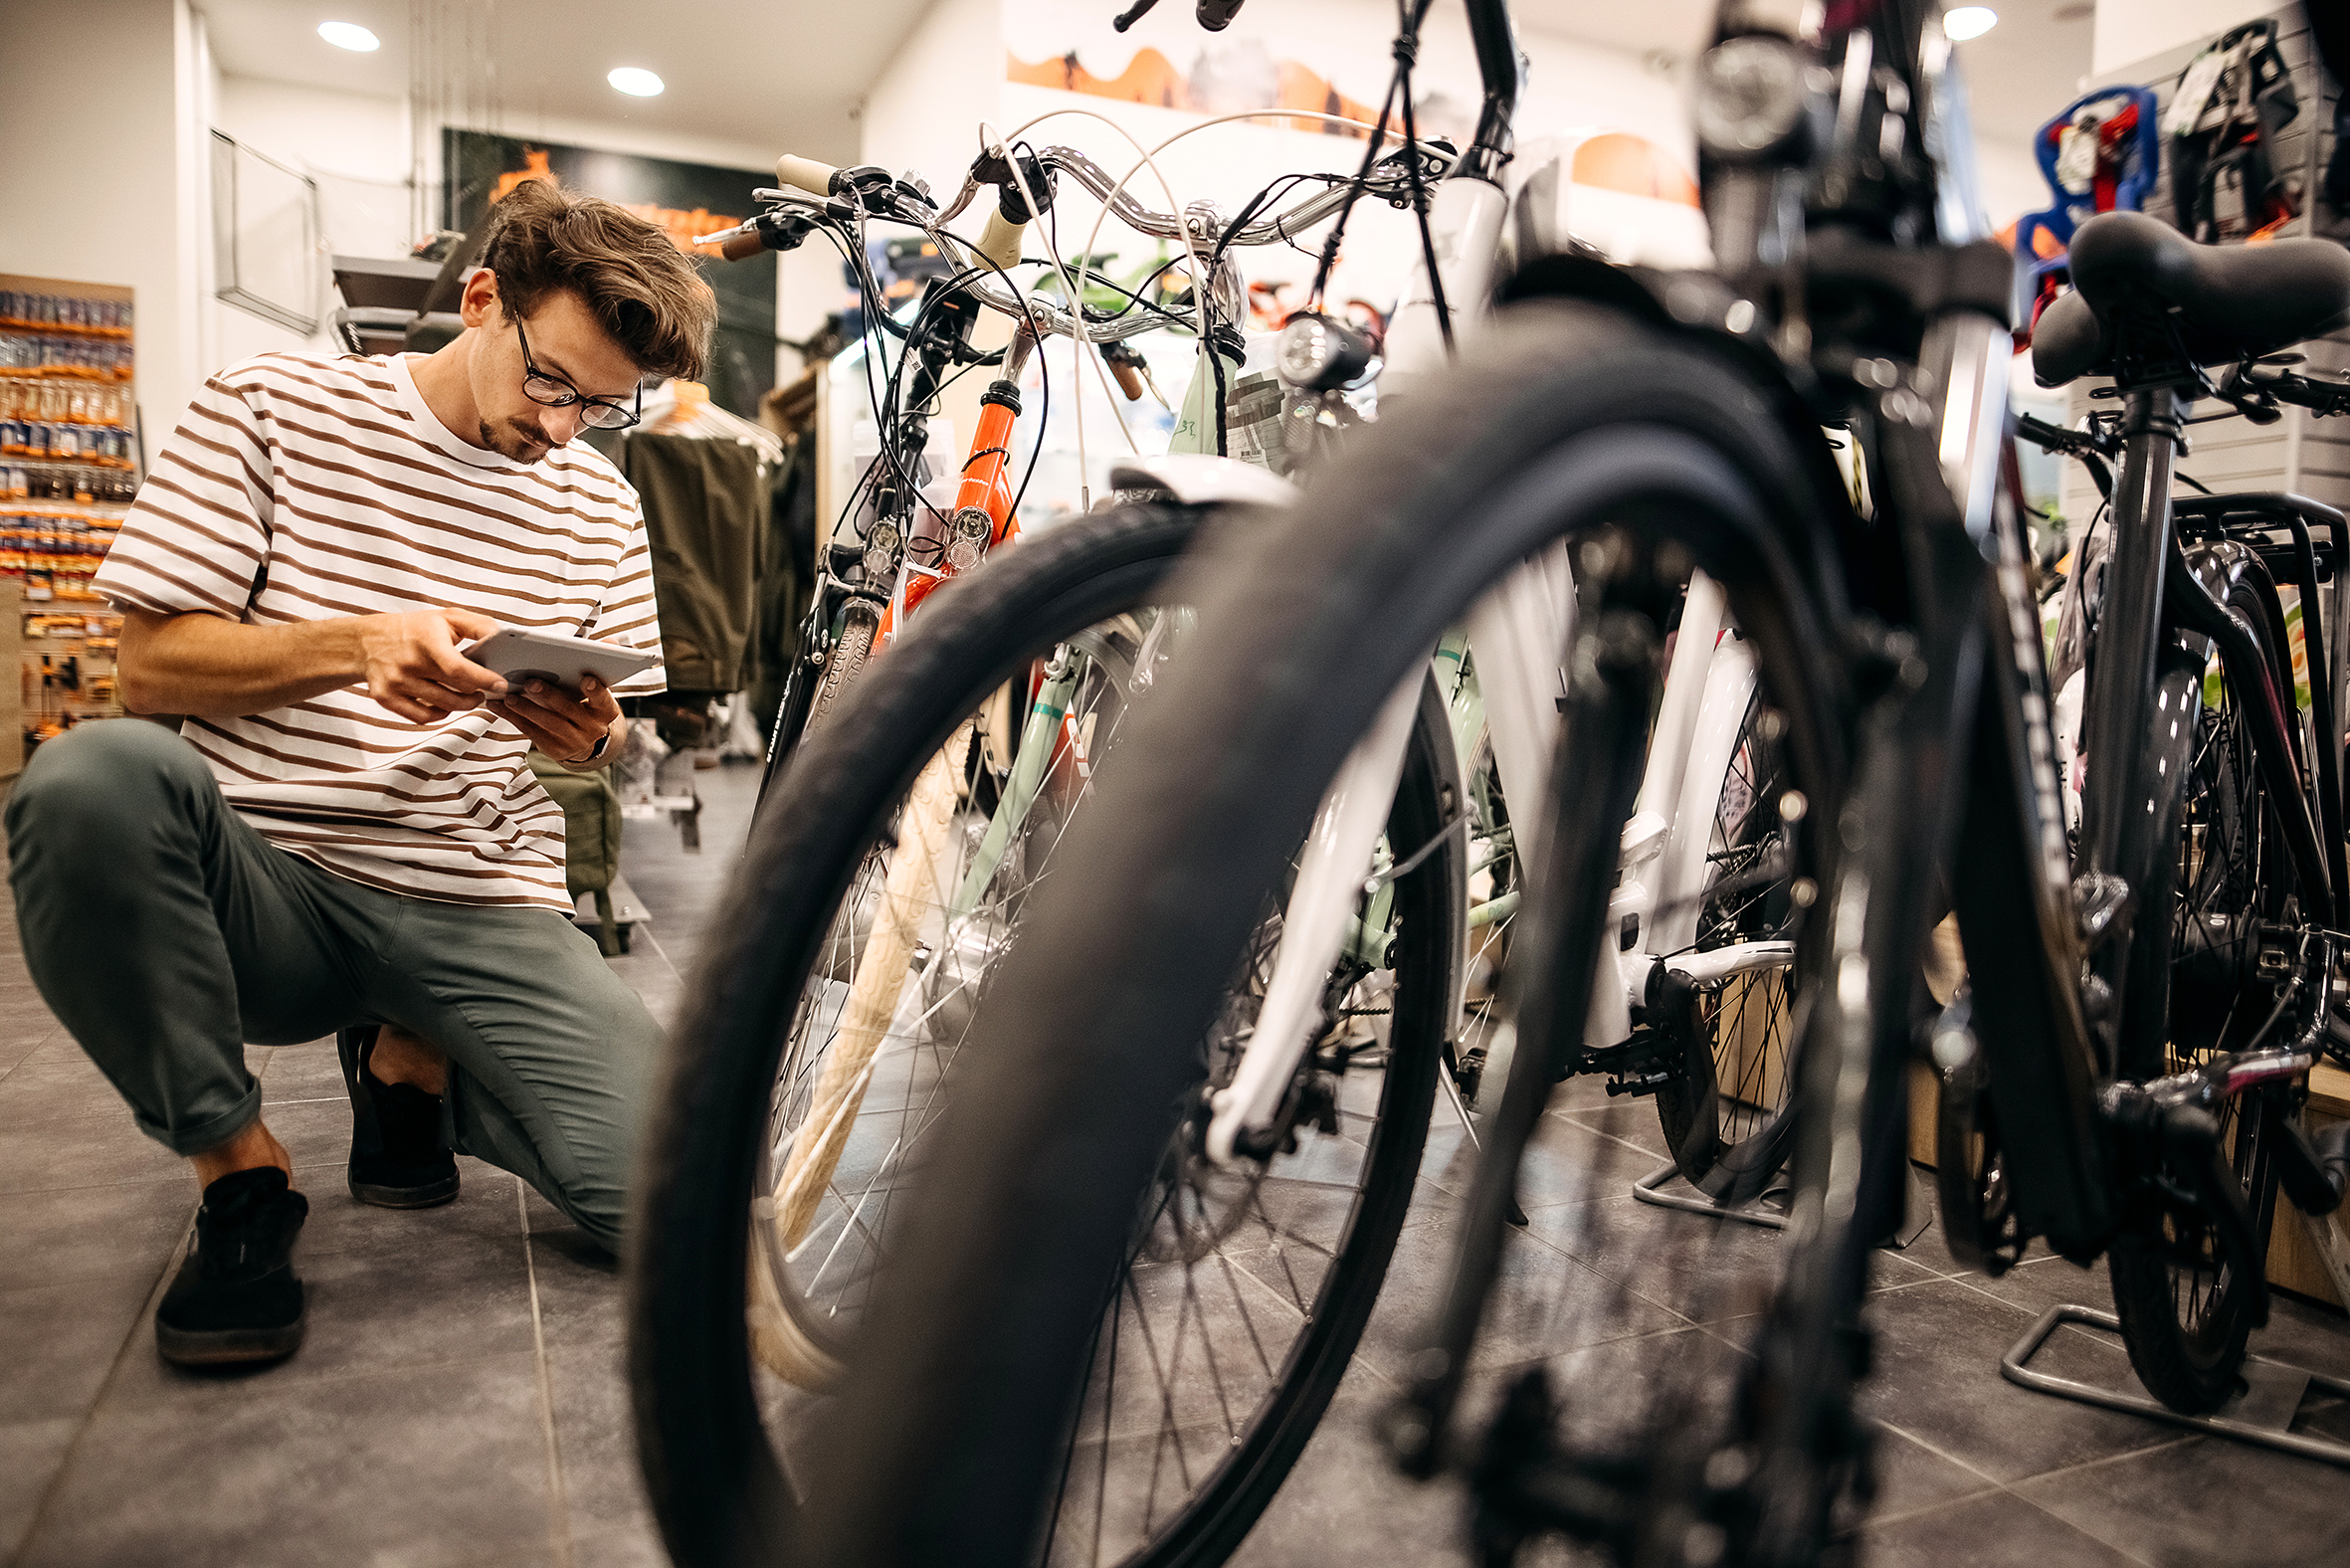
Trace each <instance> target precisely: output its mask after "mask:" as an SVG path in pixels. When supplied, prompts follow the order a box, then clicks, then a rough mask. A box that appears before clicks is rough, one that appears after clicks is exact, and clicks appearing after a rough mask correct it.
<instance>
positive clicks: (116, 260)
mask: <svg viewBox="0 0 2350 1568" xmlns="http://www.w3.org/2000/svg"><path fill="white" fill-rule="evenodd" d="M194 47H195V45H194V23H193V19H192V18H191V16H190V15H189V12H188V8H187V6H186V4H185V0H74V3H72V4H57V5H34V4H12V5H10V6H9V7H8V8H7V30H6V36H5V38H0V146H5V147H6V148H7V155H6V156H5V157H0V213H5V214H6V218H5V219H4V220H0V272H8V273H22V274H30V275H32V276H34V277H40V278H61V279H66V280H69V281H74V282H89V283H102V284H115V285H124V286H127V287H129V288H130V289H132V290H135V291H136V303H137V309H138V325H137V339H136V346H137V350H138V364H137V375H138V401H139V405H140V410H141V412H142V414H143V416H144V418H145V422H146V426H147V432H148V440H149V443H150V444H152V443H153V442H154V441H156V440H158V439H160V437H161V435H162V433H163V432H165V431H168V430H169V429H170V428H171V427H172V426H173V425H175V424H177V423H178V420H179V412H180V410H181V408H182V407H184V406H185V404H186V402H187V399H188V397H189V395H190V393H191V392H192V391H193V389H194V388H195V386H196V385H197V384H199V382H200V381H201V378H202V376H203V375H204V373H205V367H204V366H203V365H202V364H201V363H200V360H201V353H200V350H199V347H198V343H197V321H196V309H195V300H196V287H197V285H196V279H195V276H194V260H195V252H196V249H197V245H198V241H199V240H200V238H201V230H200V227H199V218H200V213H199V212H198V210H197V209H196V207H195V205H194V203H195V185H196V181H195V178H194V174H195V169H196V167H197V166H198V165H197V163H196V156H197V151H198V149H197V147H196V146H195V141H194V129H195V127H194V124H193V120H192V116H190V115H189V114H187V113H186V112H185V111H184V110H185V106H186V105H187V104H189V103H190V102H191V101H192V98H193V94H192V91H191V86H192V85H191V83H190V81H189V80H188V79H189V74H190V72H191V71H192V70H193V54H194ZM98 60H103V61H104V62H105V63H106V72H105V80H104V82H103V84H102V88H101V87H100V85H99V84H98V81H97V79H96V78H95V77H94V76H93V75H92V71H91V63H92V62H94V61H98Z"/></svg>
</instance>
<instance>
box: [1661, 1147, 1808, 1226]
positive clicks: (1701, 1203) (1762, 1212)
mask: <svg viewBox="0 0 2350 1568" xmlns="http://www.w3.org/2000/svg"><path fill="white" fill-rule="evenodd" d="M1679 1173H1680V1167H1679V1166H1677V1165H1675V1164H1673V1163H1672V1161H1670V1160H1666V1161H1665V1163H1664V1164H1662V1165H1660V1166H1658V1167H1657V1168H1656V1169H1655V1170H1653V1171H1651V1172H1649V1173H1648V1174H1647V1175H1646V1176H1643V1177H1642V1178H1641V1179H1640V1180H1638V1181H1636V1182H1634V1183H1633V1184H1632V1195H1633V1196H1634V1197H1635V1198H1637V1199H1639V1200H1640V1201H1641V1202H1642V1203H1653V1204H1655V1205H1656V1206H1657V1207H1658V1208H1660V1209H1679V1210H1682V1211H1684V1212H1685V1213H1689V1214H1710V1215H1712V1216H1713V1217H1714V1218H1715V1219H1717V1220H1742V1221H1744V1222H1745V1223H1746V1224H1748V1225H1760V1226H1766V1227H1768V1228H1769V1229H1771V1230H1774V1231H1784V1230H1785V1229H1787V1213H1786V1211H1785V1210H1784V1209H1782V1208H1778V1207H1774V1204H1773V1200H1778V1201H1780V1202H1784V1201H1785V1200H1786V1197H1787V1188H1786V1186H1785V1185H1784V1184H1781V1185H1779V1186H1774V1187H1766V1188H1765V1189H1763V1191H1762V1192H1761V1194H1760V1195H1758V1196H1757V1197H1755V1198H1753V1199H1751V1200H1749V1201H1748V1202H1745V1203H1742V1204H1739V1205H1737V1206H1736V1207H1734V1208H1733V1207H1724V1206H1723V1205H1721V1204H1718V1203H1715V1202H1714V1201H1713V1200H1712V1199H1711V1198H1707V1197H1704V1196H1702V1195H1699V1196H1696V1197H1691V1196H1688V1194H1685V1193H1677V1192H1665V1191H1664V1190H1663V1189H1664V1186H1665V1183H1666V1182H1668V1181H1671V1180H1672V1179H1673V1178H1674V1177H1675V1176H1677V1175H1678V1174H1679ZM1695 1190H1696V1189H1694V1188H1691V1189H1690V1191H1691V1192H1695Z"/></svg>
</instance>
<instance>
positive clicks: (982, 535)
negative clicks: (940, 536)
mask: <svg viewBox="0 0 2350 1568" xmlns="http://www.w3.org/2000/svg"><path fill="white" fill-rule="evenodd" d="M995 526H996V520H995V518H993V517H991V516H989V515H988V513H987V508H986V507H984V506H965V507H964V508H962V510H960V511H958V512H956V513H955V521H954V535H953V537H952V538H950V539H948V540H947V544H946V564H947V565H949V566H951V567H953V568H954V569H955V570H956V571H958V572H967V571H969V570H970V569H971V568H972V567H974V566H977V565H978V564H979V557H980V556H982V555H984V554H986V553H987V536H988V535H989V534H991V533H993V532H994V531H995Z"/></svg>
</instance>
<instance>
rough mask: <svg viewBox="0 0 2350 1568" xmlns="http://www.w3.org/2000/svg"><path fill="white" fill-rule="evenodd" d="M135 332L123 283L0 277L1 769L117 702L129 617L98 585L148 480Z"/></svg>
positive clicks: (5, 771)
mask: <svg viewBox="0 0 2350 1568" xmlns="http://www.w3.org/2000/svg"><path fill="white" fill-rule="evenodd" d="M134 332H135V324H134V315H133V306H132V295H131V291H130V290H128V289H124V288H119V287H115V286H111V285H105V284H90V283H78V282H73V281H70V280H65V279H54V278H26V277H17V276H13V275H8V274H0V584H5V585H6V593H5V600H6V604H5V609H4V613H0V643H5V644H10V645H13V660H14V663H15V664H16V666H17V669H18V673H19V680H18V683H17V689H16V691H15V692H13V693H11V694H10V701H11V706H12V707H13V709H14V711H13V712H9V713H5V714H0V726H4V728H5V736H4V738H0V778H5V777H8V776H12V775H13V774H14V773H15V771H16V770H17V769H18V768H20V767H21V766H22V765H23V757H24V754H25V753H26V752H27V751H28V750H30V749H31V748H32V747H34V746H37V745H39V744H40V742H41V741H43V740H45V739H47V738H49V737H51V736H53V735H56V734H59V733H61V732H63V731H64V730H66V729H68V728H71V727H72V726H73V725H75V724H78V723H81V722H83V721H84V720H86V719H93V718H109V717H113V716H116V715H118V714H119V713H120V712H121V711H122V707H121V703H120V701H119V699H118V698H117V696H116V692H115V679H114V652H115V648H116V645H117V643H118V641H119V639H120V636H121V630H122V618H121V616H120V615H119V614H117V613H116V612H114V611H113V610H111V609H110V608H108V607H107V606H106V604H105V603H104V602H103V601H101V600H100V599H99V598H98V596H97V594H96V593H94V592H93V591H92V589H91V586H90V584H91V579H92V577H93V576H94V575H95V574H96V573H97V571H98V564H99V562H101V561H102V560H104V558H105V553H106V549H107V547H108V546H109V545H111V543H112V542H113V537H114V532H115V530H116V529H117V528H118V527H119V526H120V525H121V521H122V516H123V513H124V512H125V511H126V510H127V508H128V506H129V503H130V499H131V496H132V495H133V494H134V493H135V492H136V490H137V488H138V482H139V479H140V477H141V475H140V470H141V464H142V457H143V454H142V450H141V443H140V440H139V433H138V414H137V407H138V405H137V400H136V395H135V394H136V380H135V375H134V369H135V353H134V349H133V341H134ZM10 654H11V650H10V649H9V648H4V647H0V660H4V659H6V658H8V657H9V656H10Z"/></svg>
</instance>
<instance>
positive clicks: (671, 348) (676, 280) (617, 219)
mask: <svg viewBox="0 0 2350 1568" xmlns="http://www.w3.org/2000/svg"><path fill="white" fill-rule="evenodd" d="M489 222H490V232H489V235H488V237H487V238H486V240H485V241H484V243H483V247H482V265H483V266H484V267H487V268H489V269H490V271H491V272H493V273H495V274H496V275H497V296H498V298H499V299H500V300H501V301H502V302H503V303H504V305H505V311H506V314H507V315H508V316H520V317H522V318H523V319H524V320H527V319H529V317H530V314H531V312H532V311H534V310H536V309H537V308H538V305H539V301H540V300H542V299H544V298H545V297H546V296H547V295H548V294H552V293H559V292H561V291H563V290H566V289H567V290H569V291H571V292H572V293H573V294H578V295H579V297H580V299H581V300H582V302H584V303H585V304H586V305H587V307H588V309H589V310H590V311H592V312H594V314H595V317H596V319H597V320H598V321H599V322H601V323H602V324H603V327H604V330H605V331H606V332H609V333H610V334H611V335H612V340H613V341H614V342H616V343H618V344H619V345H620V346H621V348H622V350H623V351H624V352H626V353H627V354H628V356H629V358H631V359H633V360H635V361H636V363H637V366H638V368H639V369H641V370H643V371H645V372H646V373H648V374H650V375H663V376H682V377H684V378H685V379H686V380H688V381H698V380H700V379H701V377H702V372H703V371H704V369H705V368H706V367H707V366H708V364H709V340H710V328H711V326H712V325H713V324H714V323H715V322H716V320H717V316H718V301H717V296H716V295H715V294H711V293H710V286H709V285H708V284H706V283H703V282H702V281H701V277H700V275H699V274H698V273H697V272H695V271H694V264H693V260H692V258H690V257H688V256H686V255H685V253H684V252H682V251H680V250H679V249H678V248H677V246H676V245H675V244H673V243H672V242H671V240H670V237H669V235H668V234H667V233H665V232H664V231H663V230H661V229H659V228H657V227H656V226H654V225H653V224H650V223H647V222H646V221H645V220H644V219H642V218H640V217H638V216H637V215H636V214H635V213H633V212H630V211H629V210H628V209H627V208H625V207H621V206H618V205H616V204H615V203H612V202H608V201H606V200H604V199H603V198H602V197H600V196H582V195H578V194H576V193H574V192H571V191H567V190H564V189H562V188H561V187H560V186H557V185H555V184H553V183H551V182H550V181H547V180H524V181H522V183H520V184H519V185H516V186H515V187H514V188H513V189H512V190H511V191H509V192H507V193H506V195H505V197H504V199H503V200H501V201H499V202H498V203H497V204H496V205H495V206H493V207H491V208H490V219H489Z"/></svg>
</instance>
